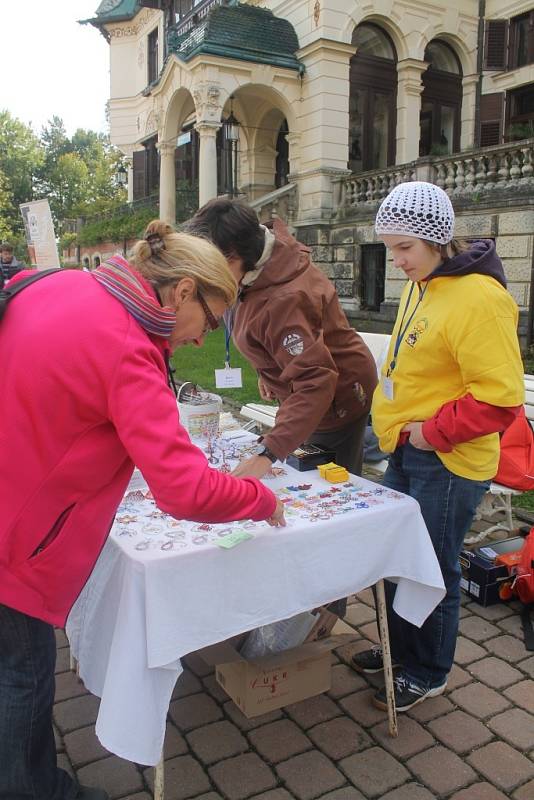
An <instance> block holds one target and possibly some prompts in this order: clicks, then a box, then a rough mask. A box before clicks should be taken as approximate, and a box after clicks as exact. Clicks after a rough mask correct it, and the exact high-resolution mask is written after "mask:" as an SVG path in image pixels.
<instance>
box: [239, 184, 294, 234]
mask: <svg viewBox="0 0 534 800" xmlns="http://www.w3.org/2000/svg"><path fill="white" fill-rule="evenodd" d="M250 205H251V206H252V208H254V209H255V210H256V213H257V214H258V217H259V218H260V222H265V221H266V220H269V219H272V217H280V218H281V219H283V220H284V222H286V223H287V225H288V226H290V227H291V225H292V223H293V221H294V219H295V214H296V210H297V187H296V184H294V183H288V184H286V186H281V187H280V189H275V190H274V192H269V194H265V195H263V196H262V197H259V198H257V199H256V200H252V202H251V203H250Z"/></svg>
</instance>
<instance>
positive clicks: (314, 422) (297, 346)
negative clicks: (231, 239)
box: [232, 220, 377, 459]
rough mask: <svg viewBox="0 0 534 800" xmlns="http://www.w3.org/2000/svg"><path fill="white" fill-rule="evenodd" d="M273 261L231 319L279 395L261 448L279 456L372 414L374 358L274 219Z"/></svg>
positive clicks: (301, 249)
mask: <svg viewBox="0 0 534 800" xmlns="http://www.w3.org/2000/svg"><path fill="white" fill-rule="evenodd" d="M272 230H273V233H274V235H275V239H276V241H275V244H274V249H273V252H272V255H271V257H270V258H269V260H268V261H267V262H266V264H265V266H264V267H263V270H262V271H261V273H260V274H259V275H258V277H257V278H256V280H255V281H254V283H252V284H251V285H250V286H247V287H244V288H243V289H242V291H241V293H240V297H239V300H238V302H237V305H236V307H235V313H234V314H233V328H232V335H233V339H234V341H235V344H236V346H237V348H238V350H239V351H240V352H241V353H242V354H243V355H244V357H245V358H246V359H247V360H248V361H249V362H250V363H251V364H252V365H253V367H254V368H255V369H256V371H257V373H258V375H259V376H260V377H261V379H262V380H263V382H264V384H265V385H266V387H267V388H268V389H270V390H271V391H272V392H273V394H274V395H275V397H277V398H278V401H279V403H280V409H279V411H278V414H277V416H276V424H275V426H274V428H273V429H272V430H271V431H270V432H269V433H268V434H267V435H266V436H265V437H264V443H265V445H266V447H268V448H269V449H270V450H272V452H273V453H274V454H275V455H276V456H278V457H279V458H282V459H283V458H285V457H286V456H287V454H288V453H290V452H291V451H292V450H294V449H295V447H298V446H299V445H301V444H302V443H303V442H304V441H305V440H306V439H308V437H309V436H310V435H311V434H312V433H314V432H315V431H333V430H338V429H339V428H343V427H345V426H346V425H348V424H349V423H350V422H351V421H352V420H357V419H359V418H360V417H361V416H362V415H363V414H367V413H368V412H369V408H370V405H371V398H372V395H373V390H374V388H375V386H376V383H377V376H376V366H375V362H374V360H373V357H372V355H371V353H370V351H369V349H368V348H367V346H366V345H365V343H364V342H363V340H362V339H361V337H360V336H359V335H358V334H357V333H356V331H355V330H354V329H353V328H351V327H350V325H349V323H348V322H347V318H346V317H345V314H344V312H343V310H342V308H341V306H340V303H339V300H338V297H337V294H336V290H335V288H334V286H333V285H332V283H331V282H330V281H329V280H328V278H327V277H326V276H325V275H324V273H323V272H321V270H320V269H318V268H317V267H316V266H315V265H314V264H312V262H311V261H310V256H309V252H310V251H309V248H307V247H305V246H304V245H302V244H300V243H299V242H297V240H296V239H294V238H293V237H292V236H291V235H290V233H289V231H288V229H287V227H286V226H285V225H284V223H283V222H281V221H280V220H274V221H273V223H272Z"/></svg>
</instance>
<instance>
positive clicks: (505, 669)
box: [469, 656, 522, 689]
mask: <svg viewBox="0 0 534 800" xmlns="http://www.w3.org/2000/svg"><path fill="white" fill-rule="evenodd" d="M469 672H470V673H471V674H472V675H474V676H475V678H478V680H480V681H483V683H485V684H486V685H487V686H491V687H492V688H493V689H503V688H504V687H506V686H510V685H511V684H512V683H517V681H519V680H521V678H522V675H521V673H520V672H519V670H517V669H514V667H511V666H510V664H508V663H507V662H506V661H503V660H502V658H495V656H489V657H488V658H483V659H482V661H477V662H476V663H475V664H471V665H470V667H469Z"/></svg>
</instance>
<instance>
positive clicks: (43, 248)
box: [20, 200, 60, 269]
mask: <svg viewBox="0 0 534 800" xmlns="http://www.w3.org/2000/svg"><path fill="white" fill-rule="evenodd" d="M20 213H21V214H22V219H23V220H24V230H25V232H26V243H27V245H28V252H29V254H30V260H31V263H32V267H37V269H52V268H54V267H59V266H60V263H59V255H58V251H57V245H56V235H55V233H54V223H53V222H52V214H51V213H50V206H49V204H48V200H35V201H33V202H31V203H21V205H20Z"/></svg>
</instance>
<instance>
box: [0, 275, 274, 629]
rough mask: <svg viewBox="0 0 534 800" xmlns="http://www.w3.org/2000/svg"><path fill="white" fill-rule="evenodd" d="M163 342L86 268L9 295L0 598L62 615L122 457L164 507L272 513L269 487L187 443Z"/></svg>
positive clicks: (117, 483)
mask: <svg viewBox="0 0 534 800" xmlns="http://www.w3.org/2000/svg"><path fill="white" fill-rule="evenodd" d="M27 274H28V273H27V272H22V273H20V274H19V275H18V276H17V277H16V278H15V279H14V281H16V280H18V279H19V278H22V277H24V276H25V275H27ZM165 345H166V342H165V341H164V340H162V339H159V340H157V339H156V338H155V337H154V338H151V337H149V335H148V334H147V333H146V332H145V331H144V330H143V329H142V328H141V327H140V325H139V324H138V323H137V322H136V320H135V319H134V318H133V317H132V316H131V315H130V314H129V313H128V311H127V310H126V309H125V308H124V306H123V305H122V304H121V303H120V302H119V301H118V300H116V299H115V298H114V297H112V296H111V295H110V294H109V293H108V292H107V291H106V289H105V288H104V287H103V286H101V285H100V284H99V283H97V281H95V280H94V278H92V277H91V275H89V274H87V273H83V272H75V271H65V272H59V273H57V274H55V275H51V276H47V277H45V278H44V279H43V280H41V281H38V282H37V283H35V284H34V285H32V286H29V287H28V288H27V289H24V291H23V292H21V294H20V295H18V296H17V297H16V298H14V300H13V301H12V302H11V303H10V305H9V307H8V310H7V312H6V314H5V316H4V318H3V320H2V322H1V323H0V365H1V368H0V603H3V604H5V605H7V606H10V607H11V608H15V609H17V610H19V611H22V612H23V613H25V614H29V615H30V616H34V617H37V618H39V619H43V620H45V621H47V622H50V623H53V624H55V625H63V624H64V622H65V619H66V617H67V615H68V612H69V610H70V608H71V606H72V604H73V603H74V601H75V599H76V597H77V596H78V594H79V592H80V591H81V589H82V587H83V585H84V583H85V581H86V580H87V578H88V576H89V574H90V572H91V570H92V568H93V566H94V563H95V561H96V559H97V557H98V555H99V553H100V550H101V549H102V547H103V545H104V542H105V540H106V538H107V535H108V533H109V530H110V527H111V524H112V521H113V517H114V514H115V511H116V509H117V506H118V504H119V502H120V500H121V498H122V496H123V494H124V491H125V489H126V486H127V484H128V481H129V479H130V476H131V474H132V470H133V466H134V464H135V465H137V466H138V467H139V468H140V469H141V471H142V472H143V475H144V476H145V478H146V480H147V482H148V484H149V486H150V489H151V491H152V493H153V494H154V499H155V501H156V503H157V505H158V506H159V507H160V508H161V509H163V511H166V512H167V513H169V514H172V515H173V516H175V517H177V518H182V519H190V520H196V521H201V522H204V521H209V522H223V521H229V520H234V519H244V518H252V519H254V520H261V519H265V518H267V517H269V516H270V515H271V514H272V513H273V511H274V509H275V505H276V501H275V498H274V495H273V494H272V492H271V491H270V490H269V489H267V488H266V487H264V486H263V485H262V484H261V483H260V482H259V481H257V480H255V479H254V478H245V479H237V478H233V477H231V476H229V475H223V474H221V473H219V472H217V471H216V470H213V469H211V468H210V466H209V465H208V462H207V460H206V458H205V456H204V454H203V453H202V452H201V451H200V450H199V449H198V448H197V447H195V446H194V445H193V444H192V443H191V441H190V439H189V436H188V434H187V432H186V430H185V429H184V428H183V427H182V425H181V424H180V421H179V417H178V412H177V406H176V399H175V397H174V395H173V393H172V392H171V390H170V389H169V388H168V387H167V382H166V369H165V361H164V348H165Z"/></svg>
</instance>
